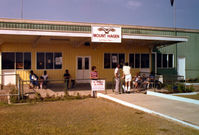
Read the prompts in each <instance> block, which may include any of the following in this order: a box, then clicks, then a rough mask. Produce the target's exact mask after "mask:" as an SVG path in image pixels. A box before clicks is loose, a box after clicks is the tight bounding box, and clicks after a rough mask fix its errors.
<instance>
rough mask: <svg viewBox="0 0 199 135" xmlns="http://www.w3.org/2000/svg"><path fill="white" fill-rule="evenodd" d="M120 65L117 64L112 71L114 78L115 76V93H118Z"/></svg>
mask: <svg viewBox="0 0 199 135" xmlns="http://www.w3.org/2000/svg"><path fill="white" fill-rule="evenodd" d="M119 68H120V65H119V64H117V67H116V68H115V71H114V76H115V93H116V94H117V93H120V69H119Z"/></svg>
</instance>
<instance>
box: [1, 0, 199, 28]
mask: <svg viewBox="0 0 199 135" xmlns="http://www.w3.org/2000/svg"><path fill="white" fill-rule="evenodd" d="M21 1H22V0H0V18H13V19H21V18H22V17H21V9H22V8H21V7H22V6H21V5H22V4H21V3H22V2H21ZM174 3H175V4H176V27H177V28H188V29H199V0H175V2H174ZM173 16H174V8H173V7H171V4H170V0H23V18H24V19H33V20H49V21H71V22H89V23H108V24H126V25H141V26H156V27H174V17H173Z"/></svg>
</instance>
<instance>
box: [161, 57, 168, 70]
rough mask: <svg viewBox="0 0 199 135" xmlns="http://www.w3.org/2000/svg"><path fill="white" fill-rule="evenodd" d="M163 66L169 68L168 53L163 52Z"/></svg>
mask: <svg viewBox="0 0 199 135" xmlns="http://www.w3.org/2000/svg"><path fill="white" fill-rule="evenodd" d="M162 57H163V67H164V68H167V64H168V60H167V54H163V55H162Z"/></svg>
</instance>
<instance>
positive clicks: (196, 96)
mask: <svg viewBox="0 0 199 135" xmlns="http://www.w3.org/2000/svg"><path fill="white" fill-rule="evenodd" d="M178 96H180V97H185V98H191V99H196V100H199V94H196V95H178Z"/></svg>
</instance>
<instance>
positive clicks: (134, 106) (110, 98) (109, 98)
mask: <svg viewBox="0 0 199 135" xmlns="http://www.w3.org/2000/svg"><path fill="white" fill-rule="evenodd" d="M97 97H98V98H105V99H108V100H111V101H114V102H116V103H119V104H122V105H124V106H127V107H130V108H134V109H137V110H140V111H143V112H146V113H149V114H155V115H158V116H161V117H164V118H166V119H170V120H173V121H176V122H178V123H181V124H183V125H186V126H189V127H192V128H195V129H197V130H199V126H196V125H193V124H191V123H188V122H185V121H182V120H179V119H176V118H173V117H171V116H168V115H165V114H162V113H159V112H155V111H152V110H149V109H147V108H144V107H141V106H138V105H135V104H132V103H128V102H126V101H122V100H120V99H117V98H114V97H111V96H108V95H104V94H102V93H97Z"/></svg>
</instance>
